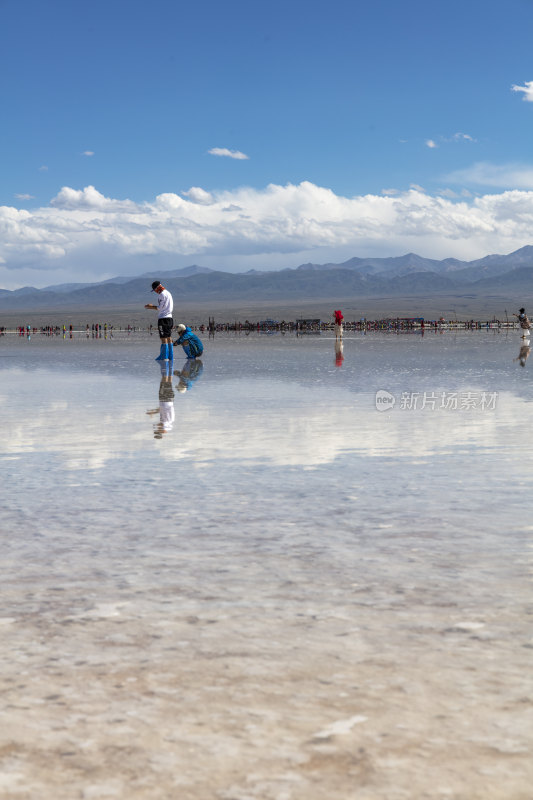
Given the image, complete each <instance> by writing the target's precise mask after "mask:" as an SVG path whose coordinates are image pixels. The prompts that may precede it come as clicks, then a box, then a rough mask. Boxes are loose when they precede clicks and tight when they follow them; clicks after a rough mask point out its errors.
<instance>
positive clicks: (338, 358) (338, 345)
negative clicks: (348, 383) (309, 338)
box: [335, 336, 344, 367]
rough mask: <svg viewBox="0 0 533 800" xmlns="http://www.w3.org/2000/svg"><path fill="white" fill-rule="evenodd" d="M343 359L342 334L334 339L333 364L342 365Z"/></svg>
mask: <svg viewBox="0 0 533 800" xmlns="http://www.w3.org/2000/svg"><path fill="white" fill-rule="evenodd" d="M343 361H344V344H343V342H342V336H341V338H339V339H335V366H336V367H342V362H343Z"/></svg>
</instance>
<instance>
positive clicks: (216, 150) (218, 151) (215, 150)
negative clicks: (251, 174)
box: [208, 147, 250, 161]
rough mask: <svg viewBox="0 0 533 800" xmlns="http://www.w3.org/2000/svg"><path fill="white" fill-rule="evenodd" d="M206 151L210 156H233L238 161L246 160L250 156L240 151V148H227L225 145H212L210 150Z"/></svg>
mask: <svg viewBox="0 0 533 800" xmlns="http://www.w3.org/2000/svg"><path fill="white" fill-rule="evenodd" d="M208 153H209V154H210V155H212V156H225V157H226V158H235V159H237V160H238V161H247V160H248V159H249V158H250V156H247V155H246V154H245V153H241V151H240V150H228V148H227V147H212V148H211V150H208Z"/></svg>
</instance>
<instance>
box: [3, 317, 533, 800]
mask: <svg viewBox="0 0 533 800" xmlns="http://www.w3.org/2000/svg"><path fill="white" fill-rule="evenodd" d="M205 344H206V350H205V353H204V356H203V358H202V363H201V365H198V364H196V365H195V366H194V367H191V364H190V363H189V365H187V364H186V362H184V359H183V357H182V356H180V355H179V353H176V360H175V362H174V370H176V371H177V372H180V373H182V374H181V375H175V374H174V375H172V376H167V375H164V374H162V372H161V367H160V365H159V364H157V363H156V362H155V361H154V360H153V358H154V356H155V355H156V354H157V351H158V349H159V348H158V343H157V337H149V336H147V335H145V334H133V335H130V336H128V335H127V334H119V335H116V336H114V337H113V338H108V339H92V338H90V339H86V338H85V337H84V336H79V337H77V338H74V339H72V340H70V339H68V338H67V339H65V340H63V339H62V338H47V337H42V336H40V335H34V336H32V337H31V339H30V340H29V341H28V340H26V339H23V338H19V337H15V336H5V337H2V338H0V398H1V403H0V420H1V423H2V444H1V447H0V477H1V480H2V489H3V491H2V496H3V503H2V509H1V511H0V524H1V531H2V533H1V537H2V538H1V541H2V547H1V560H2V575H3V576H4V580H3V586H2V609H1V612H0V614H1V618H0V632H1V635H2V641H3V655H4V657H3V659H2V663H1V666H0V685H1V687H2V695H1V697H2V699H1V701H0V702H1V704H2V718H3V720H4V724H3V726H2V730H1V731H0V755H1V756H2V759H3V763H2V769H1V771H0V794H1V795H2V797H6V798H11V797H16V798H58V799H59V800H62V798H69V800H70V798H73V797H85V798H94V797H98V798H100V797H102V798H104V797H127V798H163V797H165V798H166V797H168V798H177V797H179V798H184V799H185V800H188V798H191V800H192V799H193V798H194V800H203V799H204V798H206V800H207V799H208V798H217V799H218V798H219V799H220V800H249V799H250V798H254V800H255V798H259V799H260V800H304V798H305V800H315V798H316V800H318V798H321V800H322V798H325V797H327V798H328V800H341V798H342V800H344V798H350V799H351V798H357V800H371V799H372V800H376V798H379V799H380V800H381V799H382V798H383V799H385V798H386V799H387V800H396V798H432V799H433V798H450V797H451V798H461V799H462V798H464V799H465V800H472V798H483V800H487V799H488V798H502V800H503V799H504V798H505V800H510V799H511V800H521V798H524V799H525V798H528V799H529V798H530V796H531V790H530V787H531V785H532V784H533V769H532V766H531V759H530V748H531V744H532V733H533V722H532V712H533V701H532V688H533V686H532V678H531V675H532V670H531V666H532V655H533V653H532V649H533V639H532V630H531V619H532V616H531V613H532V607H531V597H532V596H531V582H530V579H531V564H532V562H531V543H532V532H533V524H532V520H533V514H532V510H533V502H532V492H531V490H532V483H533V471H532V467H533V464H532V458H531V434H530V431H531V425H532V423H533V404H532V402H531V401H532V396H533V395H532V369H533V361H531V362H528V361H527V355H528V354H527V353H526V352H525V351H524V350H522V353H521V355H522V360H524V358H526V360H525V362H524V366H523V367H522V366H521V365H520V361H518V360H516V359H517V358H518V357H519V356H520V350H521V345H523V343H521V341H520V339H519V336H518V333H517V332H510V333H507V334H505V333H498V332H497V331H481V332H464V333H450V332H444V333H442V334H434V333H431V334H428V333H426V335H424V336H423V337H422V336H420V335H416V334H412V335H409V334H405V335H395V334H391V335H389V334H380V333H373V334H368V335H366V336H364V335H361V334H356V335H353V336H347V337H345V339H344V345H343V352H342V353H341V352H339V351H338V348H337V352H336V345H335V341H334V339H332V338H328V337H326V336H300V337H296V336H294V335H285V336H283V335H272V336H268V335H260V334H252V335H250V336H245V335H234V334H227V335H226V334H222V335H220V334H217V335H216V337H215V338H214V339H210V340H209V339H207V337H206V339H205ZM183 373H185V374H183ZM2 793H3V794H2Z"/></svg>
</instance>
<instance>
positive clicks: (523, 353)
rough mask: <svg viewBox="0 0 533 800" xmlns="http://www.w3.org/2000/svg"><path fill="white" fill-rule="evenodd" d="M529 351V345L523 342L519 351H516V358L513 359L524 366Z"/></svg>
mask: <svg viewBox="0 0 533 800" xmlns="http://www.w3.org/2000/svg"><path fill="white" fill-rule="evenodd" d="M530 352H531V347H530V346H529V344H523V345H522V346H521V348H520V352H519V353H518V358H515V359H514V360H515V361H518V362H519V363H520V366H521V367H525V366H526V361H527V359H528V356H529V354H530Z"/></svg>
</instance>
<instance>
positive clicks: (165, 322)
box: [145, 281, 174, 361]
mask: <svg viewBox="0 0 533 800" xmlns="http://www.w3.org/2000/svg"><path fill="white" fill-rule="evenodd" d="M152 292H155V293H156V294H157V295H159V297H158V300H157V305H156V306H155V305H154V304H153V303H146V305H145V308H151V309H152V310H153V311H157V328H158V330H159V339H160V340H161V351H160V353H159V355H158V357H157V358H156V361H165V360H169V361H172V359H173V357H174V348H173V347H172V327H173V325H174V321H173V319H172V309H173V307H174V302H173V300H172V295H171V294H170V292H169V291H168V289H165V287H164V286H163V285H162V284H161V283H160V282H159V281H154V282H153V283H152Z"/></svg>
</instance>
